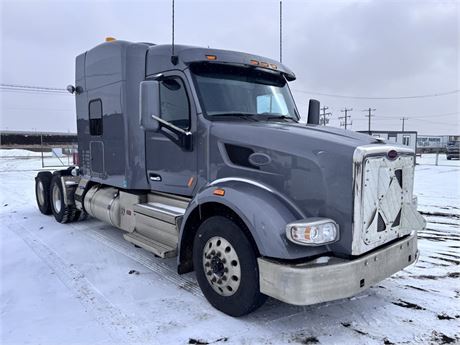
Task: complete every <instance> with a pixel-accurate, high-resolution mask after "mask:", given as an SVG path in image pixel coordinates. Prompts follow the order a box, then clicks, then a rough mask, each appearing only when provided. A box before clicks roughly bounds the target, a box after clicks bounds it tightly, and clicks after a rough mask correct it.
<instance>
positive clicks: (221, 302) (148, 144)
mask: <svg viewBox="0 0 460 345" xmlns="http://www.w3.org/2000/svg"><path fill="white" fill-rule="evenodd" d="M294 79H295V75H294V73H293V72H292V71H291V70H289V69H288V68H287V67H286V66H284V65H282V64H281V63H279V62H277V61H273V60H271V59H268V58H265V57H261V56H256V55H251V54H246V53H240V52H233V51H226V50H217V49H206V48H196V47H189V46H181V45H176V46H175V47H172V46H171V45H155V44H150V43H131V42H126V41H117V40H112V41H108V42H105V43H102V44H100V45H98V46H96V47H95V48H93V49H91V50H88V51H87V52H85V53H83V54H81V55H79V56H77V58H76V78H75V85H70V86H69V87H68V90H69V92H71V93H73V94H74V95H75V100H76V110H77V128H78V156H79V163H78V166H75V167H70V168H69V169H66V170H61V171H54V172H49V171H41V172H39V173H38V175H37V177H36V196H37V203H38V207H39V209H40V211H41V212H42V213H44V214H53V215H54V217H55V219H56V220H57V221H58V222H61V223H67V222H72V221H77V220H81V219H82V218H84V217H85V216H86V215H90V216H92V217H94V218H97V219H100V220H102V221H104V222H106V223H109V224H111V225H113V226H114V227H117V228H119V229H121V230H122V231H124V235H123V236H124V238H125V239H126V240H127V241H129V242H131V243H133V244H134V245H136V246H139V247H142V248H144V249H145V250H147V251H150V252H152V253H153V254H155V255H156V256H158V257H161V258H170V257H177V269H178V274H183V273H186V272H191V271H195V273H196V277H197V281H198V284H199V286H200V288H201V290H202V291H203V294H204V296H205V297H206V299H207V300H208V301H209V302H210V303H211V304H212V305H213V306H214V307H215V308H217V309H219V310H221V311H222V312H224V313H226V314H228V315H232V316H241V315H245V314H247V313H250V312H251V311H253V310H255V309H256V308H258V307H259V306H260V305H262V303H263V302H264V301H265V300H266V298H267V296H271V297H273V298H276V299H278V300H281V301H284V302H287V303H290V304H295V305H309V304H315V303H320V302H325V301H331V300H335V299H340V298H345V297H349V296H352V295H354V294H356V293H359V292H360V291H362V290H364V289H366V288H368V287H369V286H370V285H372V284H375V283H377V282H379V281H381V280H383V279H385V278H387V277H389V276H390V275H392V274H394V273H395V272H398V271H400V270H402V269H403V268H405V267H406V266H408V265H410V264H412V263H413V262H414V261H415V260H416V259H417V257H418V250H417V235H416V232H417V230H419V229H422V228H423V227H424V225H425V222H424V220H423V218H422V217H421V215H420V214H419V213H418V212H417V208H416V198H415V197H414V196H413V181H414V160H415V155H414V152H413V151H412V150H410V149H408V148H407V147H401V146H396V145H393V144H387V143H385V142H384V141H382V140H380V139H376V138H373V137H371V136H367V135H364V134H358V133H354V132H351V131H346V130H340V129H335V128H331V127H323V126H318V114H319V103H318V102H317V101H315V100H311V101H310V108H309V112H308V121H307V123H306V124H305V123H300V122H299V120H300V115H299V112H298V110H297V108H296V105H295V103H294V100H293V97H292V95H291V93H290V90H289V87H288V82H290V81H293V80H294Z"/></svg>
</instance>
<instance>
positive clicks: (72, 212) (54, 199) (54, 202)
mask: <svg viewBox="0 0 460 345" xmlns="http://www.w3.org/2000/svg"><path fill="white" fill-rule="evenodd" d="M49 193H50V203H51V210H52V212H53V215H54V218H55V219H56V221H57V222H59V223H69V222H72V221H74V220H75V219H76V214H77V213H78V216H80V214H79V212H80V211H79V210H77V208H76V207H75V205H67V206H66V205H65V202H64V191H63V189H62V183H61V176H60V175H59V174H54V175H53V177H52V179H51V185H50V189H49Z"/></svg>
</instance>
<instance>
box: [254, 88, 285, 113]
mask: <svg viewBox="0 0 460 345" xmlns="http://www.w3.org/2000/svg"><path fill="white" fill-rule="evenodd" d="M263 113H268V114H278V115H287V114H288V109H287V106H286V102H285V101H284V97H283V95H282V94H277V93H274V94H267V95H260V96H257V114H263Z"/></svg>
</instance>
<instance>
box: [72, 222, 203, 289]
mask: <svg viewBox="0 0 460 345" xmlns="http://www.w3.org/2000/svg"><path fill="white" fill-rule="evenodd" d="M80 231H81V230H80ZM84 232H85V233H86V234H87V235H88V236H89V237H91V238H93V239H95V240H96V241H99V242H101V243H102V244H104V245H105V246H107V247H110V248H112V249H113V250H115V251H117V252H119V253H120V254H123V255H125V256H127V257H129V258H130V259H132V260H134V261H136V262H138V263H140V264H141V265H143V266H145V267H146V268H148V269H149V270H151V271H153V272H155V273H156V274H158V275H160V276H161V277H162V278H164V279H166V280H168V281H170V282H171V283H173V284H174V285H176V286H178V287H179V288H181V289H184V290H186V291H189V292H190V293H192V294H193V295H195V296H198V297H203V293H202V292H201V290H200V288H199V286H198V284H197V282H196V281H195V280H193V279H188V278H186V277H185V276H183V275H182V276H181V275H179V274H178V273H177V272H176V271H175V270H173V269H171V268H170V267H169V266H167V265H166V264H165V263H164V262H158V261H159V260H164V259H156V258H154V257H153V258H152V257H149V256H147V255H145V254H142V253H139V252H137V251H133V250H132V247H133V245H132V244H130V243H129V242H127V241H125V240H124V239H122V240H121V241H118V240H115V239H113V238H110V237H108V236H105V235H103V234H101V233H100V232H98V231H97V230H94V229H91V228H86V229H85V230H84ZM149 254H150V253H149ZM151 255H152V256H153V254H151Z"/></svg>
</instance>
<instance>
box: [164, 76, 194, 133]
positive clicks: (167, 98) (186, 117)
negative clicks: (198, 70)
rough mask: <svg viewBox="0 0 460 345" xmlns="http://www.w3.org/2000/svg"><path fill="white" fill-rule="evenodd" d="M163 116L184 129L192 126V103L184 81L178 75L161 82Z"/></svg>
mask: <svg viewBox="0 0 460 345" xmlns="http://www.w3.org/2000/svg"><path fill="white" fill-rule="evenodd" d="M160 103H161V118H162V119H163V120H165V121H168V122H171V123H172V124H173V125H175V126H177V127H180V128H182V129H189V128H190V103H189V100H188V96H187V91H186V90H185V85H184V82H183V81H182V80H181V79H180V78H177V77H173V78H167V79H164V80H162V81H161V83H160Z"/></svg>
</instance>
